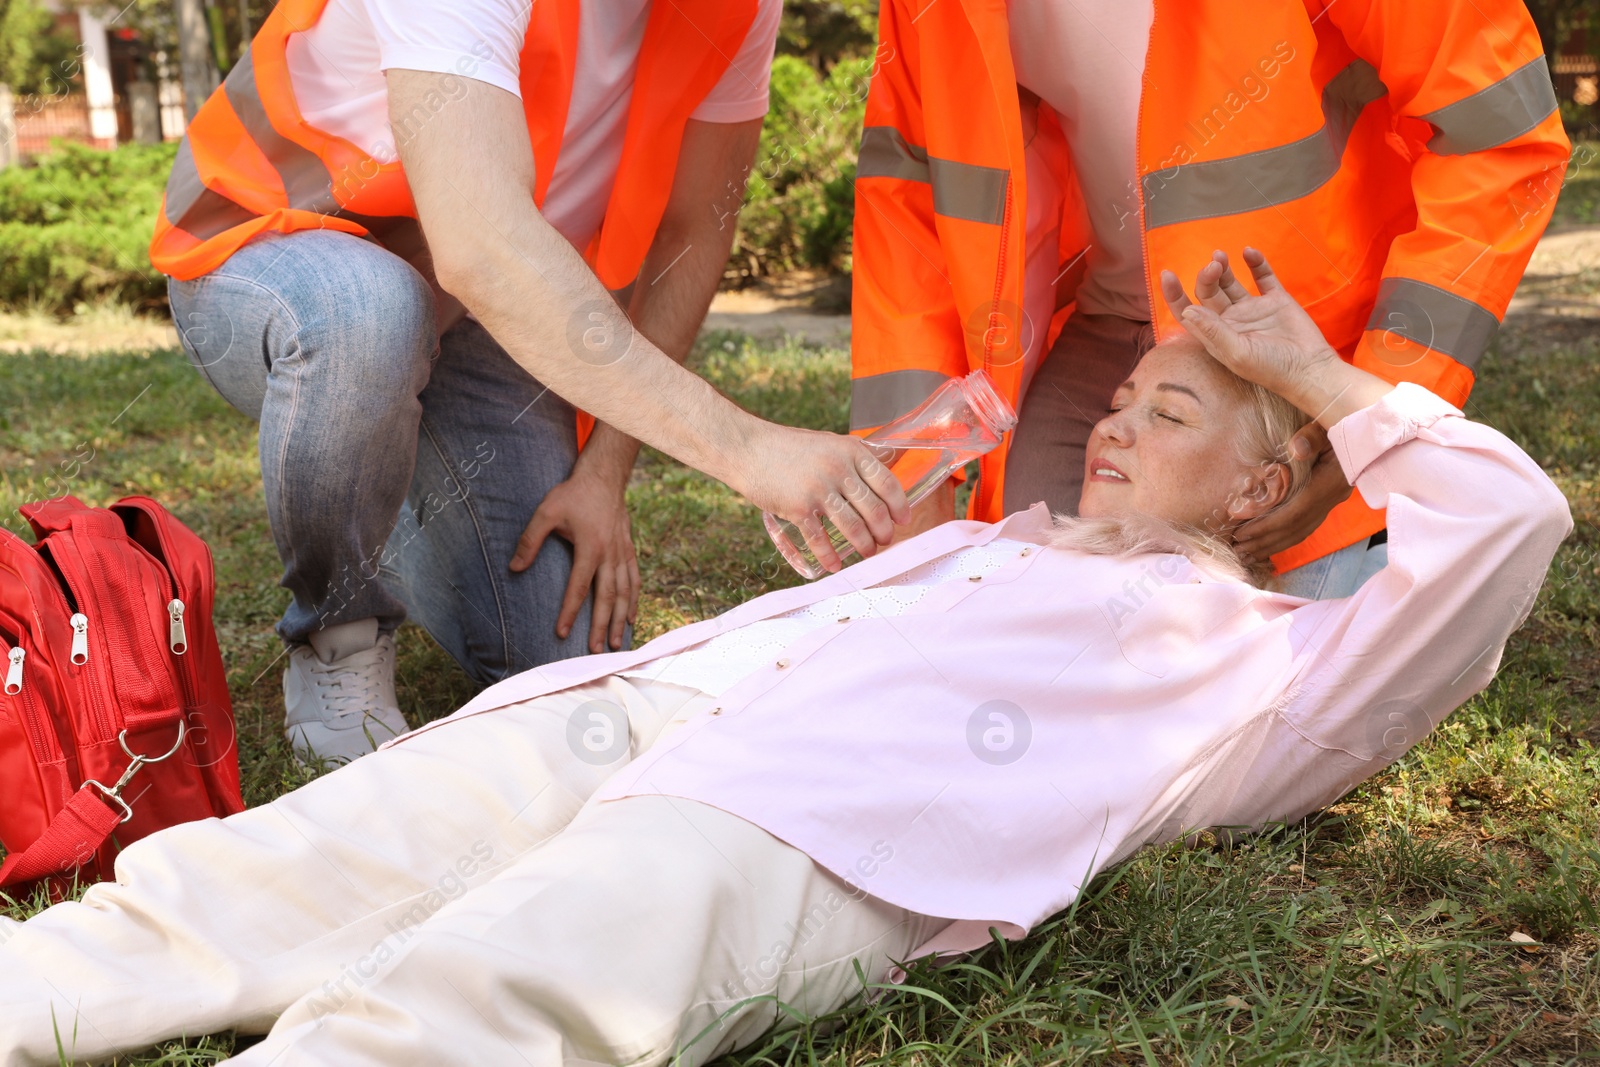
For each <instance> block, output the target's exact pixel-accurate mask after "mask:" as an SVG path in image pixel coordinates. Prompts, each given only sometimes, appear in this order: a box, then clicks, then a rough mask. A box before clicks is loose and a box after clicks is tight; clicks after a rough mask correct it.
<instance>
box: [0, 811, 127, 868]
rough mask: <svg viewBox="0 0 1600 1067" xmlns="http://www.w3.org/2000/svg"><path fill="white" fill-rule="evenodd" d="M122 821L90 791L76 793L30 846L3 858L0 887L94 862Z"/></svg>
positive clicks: (120, 817) (118, 815) (121, 817)
mask: <svg viewBox="0 0 1600 1067" xmlns="http://www.w3.org/2000/svg"><path fill="white" fill-rule="evenodd" d="M122 821H123V814H122V813H121V812H119V811H113V810H112V809H111V808H109V807H107V806H106V804H105V803H104V802H103V801H101V800H100V799H99V798H98V797H96V796H95V795H94V794H93V793H92V792H90V790H88V789H87V788H84V789H80V790H78V791H77V792H76V793H74V794H72V799H71V800H69V801H67V803H66V805H65V806H64V807H63V808H62V809H61V810H60V811H58V812H56V814H55V817H54V818H53V819H51V820H50V824H49V825H48V826H46V827H45V828H44V833H42V834H40V835H39V837H38V839H37V840H35V841H34V842H33V844H31V845H29V846H28V847H27V848H25V849H23V850H22V851H21V852H13V853H11V854H10V855H9V856H7V857H6V861H5V863H4V864H3V865H0V887H3V886H13V885H22V884H23V883H25V882H34V881H37V880H39V879H41V878H52V877H61V876H65V875H70V874H72V873H73V872H74V871H76V870H77V869H78V868H79V867H82V866H83V865H84V864H86V863H89V862H90V861H91V860H93V859H94V857H95V854H96V853H98V852H99V851H100V846H101V845H103V844H105V842H106V838H108V837H110V836H111V831H113V830H115V829H116V828H117V827H118V826H119V825H120V824H121V823H122Z"/></svg>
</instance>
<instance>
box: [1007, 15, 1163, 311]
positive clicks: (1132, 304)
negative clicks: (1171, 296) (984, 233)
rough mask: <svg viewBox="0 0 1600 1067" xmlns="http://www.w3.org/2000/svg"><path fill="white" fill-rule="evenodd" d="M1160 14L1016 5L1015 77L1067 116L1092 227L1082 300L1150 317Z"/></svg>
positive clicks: (1087, 306)
mask: <svg viewBox="0 0 1600 1067" xmlns="http://www.w3.org/2000/svg"><path fill="white" fill-rule="evenodd" d="M1154 13H1155V4H1154V3H1153V0H1136V2H1127V0H1071V2H1070V3H1062V2H1060V0H1010V7H1009V14H1010V24H1011V56H1012V61H1013V62H1014V63H1015V65H1016V71H1017V81H1018V82H1019V83H1020V84H1022V85H1025V86H1027V87H1028V88H1029V89H1031V90H1033V91H1034V92H1035V93H1037V94H1039V97H1040V99H1042V100H1043V101H1044V102H1045V103H1047V104H1049V105H1050V106H1051V107H1052V108H1053V109H1054V110H1055V112H1056V114H1057V115H1058V116H1060V118H1061V129H1062V132H1063V133H1065V134H1066V138H1067V147H1068V149H1069V150H1070V151H1071V153H1072V165H1073V169H1074V170H1075V171H1076V172H1077V177H1078V185H1079V187H1080V188H1081V189H1082V190H1083V199H1084V204H1085V206H1086V207H1087V208H1088V213H1089V225H1090V227H1091V228H1092V229H1093V231H1094V243H1093V245H1092V246H1091V248H1090V250H1089V254H1088V257H1087V259H1086V260H1085V263H1084V269H1085V271H1086V274H1085V277H1084V280H1083V284H1082V286H1080V287H1079V289H1078V307H1079V309H1080V310H1082V311H1085V312H1087V313H1090V314H1111V315H1121V316H1123V317H1124V318H1129V319H1136V320H1139V321H1149V318H1150V295H1149V289H1148V285H1147V282H1146V279H1145V265H1144V246H1143V242H1142V241H1141V238H1140V234H1139V194H1138V184H1137V183H1138V180H1139V175H1138V159H1137V151H1136V145H1137V139H1138V124H1139V94H1140V90H1141V88H1142V85H1143V78H1144V60H1145V51H1146V50H1147V49H1148V48H1149V45H1150V22H1151V19H1152V18H1153V17H1154ZM1031 178H1032V175H1031V173H1030V180H1031ZM1048 252H1049V254H1050V255H1051V256H1054V255H1055V252H1056V249H1055V248H1054V247H1051V248H1049V249H1048ZM1033 274H1034V272H1033V271H1032V270H1031V269H1030V271H1029V276H1030V280H1031V278H1032V276H1033Z"/></svg>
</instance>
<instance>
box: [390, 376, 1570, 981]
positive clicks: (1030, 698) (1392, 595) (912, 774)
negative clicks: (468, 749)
mask: <svg viewBox="0 0 1600 1067" xmlns="http://www.w3.org/2000/svg"><path fill="white" fill-rule="evenodd" d="M1329 437H1330V439H1331V440H1332V443H1333V448H1334V450H1335V452H1336V454H1337V456H1338V459H1339V462H1340V463H1341V464H1342V466H1343V468H1344V471H1345V474H1346V475H1347V476H1348V478H1349V479H1350V481H1351V482H1352V483H1354V484H1355V485H1356V486H1357V487H1358V488H1359V489H1360V490H1361V494H1362V495H1363V496H1364V497H1365V498H1366V499H1367V501H1368V502H1369V503H1371V504H1372V505H1373V506H1374V507H1379V508H1382V507H1387V508H1388V524H1389V563H1388V566H1387V567H1385V568H1384V569H1383V570H1382V571H1380V572H1379V573H1378V574H1377V575H1376V576H1374V577H1373V578H1372V579H1371V580H1370V581H1368V582H1367V583H1366V584H1365V585H1364V586H1362V587H1361V589H1360V590H1359V591H1357V592H1356V593H1355V595H1353V596H1350V597H1347V598H1344V599H1339V600H1325V601H1306V600H1302V599H1300V598H1297V597H1291V596H1286V595H1283V594H1280V593H1273V592H1267V591H1264V590H1260V589H1256V588H1253V587H1251V586H1249V585H1247V584H1244V583H1242V582H1239V581H1235V580H1228V579H1219V578H1217V577H1215V576H1213V575H1211V574H1208V573H1206V572H1204V571H1202V570H1201V569H1199V568H1197V567H1196V566H1195V565H1194V564H1192V563H1191V562H1190V561H1189V560H1188V559H1186V558H1184V557H1182V556H1174V555H1163V554H1145V555H1124V556H1099V555H1090V554H1085V553H1082V552H1078V551H1071V550H1064V549H1059V548H1048V547H1044V546H1045V544H1046V541H1047V539H1048V535H1049V533H1050V530H1051V520H1050V516H1049V514H1048V513H1047V512H1046V510H1045V507H1044V505H1042V504H1037V505H1035V506H1034V507H1033V508H1032V509H1030V510H1028V511H1025V512H1019V513H1017V514H1015V515H1012V516H1010V517H1008V518H1007V519H1005V520H1004V521H1002V522H999V523H994V524H985V523H978V522H950V523H946V524H945V525H943V526H940V527H937V528H935V529H933V530H930V531H928V532H927V533H924V534H922V535H921V536H919V537H915V538H912V539H910V540H907V541H905V542H903V543H901V544H898V545H896V546H894V547H892V548H889V549H887V550H884V551H882V552H880V553H879V554H877V555H875V556H873V557H872V558H871V559H867V560H863V561H862V562H859V563H857V564H855V565H854V566H852V567H849V568H847V569H845V570H843V571H840V572H839V573H837V574H833V575H829V576H827V577H825V578H823V579H821V580H819V581H817V582H814V583H812V584H810V585H806V586H800V587H797V588H792V589H783V590H778V591H776V592H772V593H768V594H766V595H764V596H761V597H758V598H756V599H754V600H751V601H749V602H747V603H745V604H742V605H740V606H738V607H736V608H734V609H732V610H731V611H728V612H725V613H724V614H722V615H719V616H717V617H716V618H712V619H707V620H705V621H703V622H698V623H694V624H692V625H689V626H685V627H682V628H680V629H677V630H674V631H672V632H670V633H667V634H664V635H662V636H661V637H659V638H657V639H656V640H654V641H651V642H650V643H648V644H646V645H644V646H643V647H641V648H638V649H635V650H632V651H627V652H615V653H609V654H604V655H597V656H585V657H580V658H576V659H570V660H564V661H562V662H559V663H553V664H549V665H547V666H544V667H541V668H538V669H535V670H531V671H527V672H525V673H522V674H519V675H516V676H515V677H512V678H508V679H506V680H505V681H502V682H500V683H499V684H497V685H494V686H492V687H490V688H489V689H487V690H485V691H484V692H483V693H481V694H479V695H478V696H477V698H475V699H474V700H472V701H471V702H470V703H469V704H467V705H466V706H465V707H464V708H462V709H461V710H460V711H458V712H457V713H456V714H455V715H453V716H451V717H450V718H447V719H441V720H439V721H438V722H435V723H432V724H430V725H429V726H426V727H424V728H423V729H434V728H437V727H439V726H441V725H443V724H444V723H448V722H452V721H456V720H459V719H461V718H464V717H467V716H472V715H478V714H483V713H485V712H490V711H492V710H493V709H495V708H498V707H503V706H505V705H507V704H511V703H515V702H518V701H522V700H526V699H528V698H530V697H535V696H539V695H542V694H545V693H550V692H554V691H556V690H559V689H563V688H566V687H569V686H573V685H577V684H580V683H583V682H587V681H591V680H593V679H595V678H598V677H601V676H604V675H606V674H610V673H612V672H615V671H619V670H623V669H628V668H635V667H638V666H639V665H641V664H643V663H646V662H647V661H648V660H651V659H653V658H655V657H658V656H662V655H665V654H668V653H672V652H676V651H678V650H680V649H683V648H686V647H688V646H690V645H692V644H695V643H697V642H699V641H702V640H705V639H706V638H708V637H710V636H711V635H713V634H715V633H718V632H720V631H723V630H726V629H729V628H730V627H735V626H739V625H741V624H743V623H746V622H749V621H751V620H754V619H759V618H764V617H768V616H771V615H775V614H778V613H780V612H784V611H788V610H790V609H792V608H796V607H799V606H802V605H804V604H808V603H812V602H814V601H816V600H819V599H821V598H823V597H827V596H831V595H833V594H835V593H841V592H845V591H847V590H850V589H853V588H864V587H867V586H871V585H873V584H875V583H877V582H880V581H883V580H884V579H887V578H890V577H893V576H895V575H897V574H901V573H903V572H905V571H906V570H909V569H910V568H912V567H915V566H917V565H919V564H921V563H924V562H927V561H928V560H931V559H935V558H937V557H939V556H941V555H943V554H945V553H947V552H951V551H953V550H955V549H958V548H961V547H963V546H967V545H979V544H983V543H985V542H986V541H988V540H989V539H991V538H993V537H996V536H998V535H1002V534H1003V535H1004V536H1005V537H1008V538H1014V539H1016V540H1019V541H1023V542H1030V543H1032V544H1033V545H1037V546H1039V547H1037V548H1034V549H1023V550H1020V551H1018V552H1017V554H1016V555H1015V557H1014V558H1012V559H1011V560H1010V561H1009V562H1007V563H1006V564H1005V565H1004V566H1002V567H1001V568H1000V569H999V570H998V571H996V572H994V573H992V574H990V575H988V576H987V577H984V578H983V579H982V580H980V581H959V582H953V583H946V584H945V585H944V586H941V587H940V588H939V589H938V590H937V591H936V592H935V593H934V594H933V595H930V596H929V597H927V598H926V599H925V600H923V601H922V602H921V603H919V604H918V605H916V606H915V608H913V609H912V611H911V612H910V613H909V614H906V615H901V616H897V617H893V618H861V619H854V620H850V621H848V622H841V623H840V624H838V625H834V626H829V627H825V628H823V629H821V630H817V631H813V632H812V633H809V634H807V635H806V636H805V637H803V638H801V639H799V640H797V641H796V642H795V643H794V644H793V645H791V646H790V647H789V648H788V649H787V650H786V651H785V652H784V653H783V655H782V656H781V657H780V658H778V659H775V660H774V661H773V662H772V663H770V664H769V665H767V666H766V667H764V668H762V669H761V670H758V671H756V672H755V673H753V674H751V675H750V676H748V677H746V678H745V679H744V680H743V681H742V682H740V683H738V684H737V685H735V686H734V687H733V688H731V689H729V690H728V691H727V692H726V693H724V694H723V697H722V698H721V700H720V704H719V706H718V708H717V709H716V710H715V711H714V712H713V711H707V712H706V713H704V714H701V715H699V716H697V717H696V718H694V719H692V720H691V721H690V722H688V723H686V724H685V725H683V726H681V727H680V728H678V729H676V730H675V731H673V732H671V733H669V734H667V735H665V736H663V738H662V739H661V740H660V741H659V742H657V743H656V744H655V745H654V746H653V747H652V748H650V749H649V750H648V751H646V752H645V753H643V754H642V755H641V756H639V757H638V758H637V759H636V760H634V761H633V762H632V763H630V764H628V765H626V766H625V767H623V768H622V769H621V770H619V771H618V772H617V774H616V775H615V776H614V777H613V778H612V779H611V780H610V781H608V782H607V783H606V784H605V785H604V786H602V787H601V789H600V791H599V792H598V793H597V794H596V796H595V797H594V798H593V799H592V800H591V801H590V803H602V802H605V801H606V800H612V799H616V798H620V797H624V796H629V795H635V794H650V793H663V794H668V795H672V796H678V797H686V798H691V799H694V800H697V801H701V802H704V803H707V804H712V805H715V806H717V807H719V808H723V809H725V810H727V811H730V812H732V813H734V814H736V815H739V816H741V817H743V818H745V819H748V820H749V821H751V822H753V823H755V824H757V825H759V826H761V827H762V828H764V829H766V830H767V831H769V832H770V833H772V834H773V835H775V836H777V837H779V838H781V839H783V840H784V841H787V842H789V843H790V844H792V845H794V846H795V847H797V848H799V849H801V850H803V851H804V852H806V853H807V854H808V855H810V856H811V857H812V858H813V859H815V860H816V861H817V862H818V863H820V864H822V865H823V866H825V867H827V868H829V869H830V870H832V871H833V872H835V873H836V874H838V875H839V876H840V877H842V878H844V879H846V880H847V881H849V882H851V883H852V884H854V885H856V886H859V887H861V888H862V889H864V890H865V891H867V892H870V893H871V894H873V895H875V896H878V897H880V898H882V899H884V900H887V901H890V902H891V903H893V904H897V905H899V906H901V907H905V908H909V909H911V910H913V911H917V912H921V913H924V914H928V915H937V916H945V917H949V918H951V919H954V920H957V921H956V922H955V923H954V924H953V925H952V926H951V927H949V928H948V929H946V930H945V931H944V932H943V933H941V934H940V935H938V936H937V937H936V938H935V939H934V941H933V942H930V943H929V944H928V945H925V946H923V949H922V951H924V952H926V951H952V950H958V949H966V948H973V947H976V946H978V945H981V944H983V943H984V942H986V941H987V940H988V939H989V934H988V929H989V927H991V926H993V927H995V928H997V929H998V931H999V932H1000V933H1001V934H1002V935H1004V936H1007V937H1016V936H1021V935H1022V934H1023V933H1024V932H1026V931H1027V930H1028V929H1029V928H1030V927H1032V926H1034V925H1035V924H1037V923H1039V922H1040V921H1042V920H1043V919H1045V918H1047V917H1049V916H1050V915H1052V914H1053V913H1055V912H1057V911H1059V910H1061V909H1062V908H1064V907H1066V906H1067V905H1068V904H1070V903H1071V902H1072V900H1073V898H1074V897H1075V896H1076V894H1077V893H1078V891H1079V889H1080V888H1081V887H1082V886H1084V885H1085V884H1086V883H1087V882H1088V881H1089V879H1090V878H1091V877H1093V876H1094V874H1095V873H1096V872H1097V871H1100V870H1102V869H1104V868H1105V867H1107V866H1108V865H1110V864H1114V863H1116V862H1118V861H1119V860H1122V859H1125V858H1126V857H1128V856H1129V855H1131V854H1132V853H1133V852H1134V851H1136V850H1137V849H1138V848H1139V847H1140V846H1142V845H1144V844H1149V843H1153V842H1161V841H1169V840H1173V839H1175V838H1177V837H1180V836H1182V835H1183V834H1185V833H1186V832H1188V831H1191V830H1194V829H1197V828H1203V827H1211V826H1261V825H1263V824H1266V823H1270V822H1275V821H1278V820H1292V819H1297V818H1299V817H1301V816H1304V815H1305V814H1307V813H1309V812H1312V811H1315V810H1317V809H1319V808H1321V807H1324V806H1326V805H1328V804H1330V803H1332V802H1333V801H1335V800H1337V799H1338V798H1339V797H1340V796H1341V795H1343V794H1344V793H1345V792H1346V791H1348V790H1349V789H1350V788H1351V787H1352V786H1354V785H1355V784H1356V783H1358V782H1360V781H1361V780H1362V779H1364V778H1366V777H1368V776H1369V775H1371V774H1373V773H1374V772H1376V771H1378V770H1380V769H1381V768H1383V767H1385V766H1387V765H1388V764H1389V763H1391V762H1393V761H1394V760H1395V759H1396V758H1398V757H1399V756H1400V755H1401V754H1402V753H1404V752H1405V751H1406V749H1408V748H1409V747H1410V746H1411V745H1413V744H1415V743H1416V742H1417V741H1418V740H1419V739H1420V738H1421V737H1422V736H1423V734H1425V733H1426V732H1427V731H1428V730H1430V729H1432V728H1433V727H1434V726H1435V725H1437V724H1438V723H1439V722H1440V721H1441V720H1442V719H1443V718H1444V717H1445V716H1446V715H1448V714H1449V713H1450V712H1451V711H1452V710H1454V709H1455V708H1457V707H1459V706H1460V705H1461V704H1462V703H1463V702H1464V701H1466V700H1467V699H1468V698H1469V697H1471V696H1472V695H1473V694H1474V693H1477V692H1478V691H1479V690H1481V689H1483V688H1484V686H1485V685H1487V684H1488V682H1489V681H1490V679H1491V678H1492V677H1493V676H1494V672H1495V669H1496V667H1497V665H1498V664H1499V662H1500V655H1501V652H1502V650H1503V648H1504V646H1505V642H1506V639H1507V637H1509V636H1510V634H1511V633H1512V632H1513V631H1514V630H1515V629H1516V628H1517V627H1518V626H1519V625H1520V624H1521V623H1522V621H1523V619H1524V618H1525V617H1526V616H1527V614H1528V612H1529V610H1530V609H1531V607H1532V605H1533V601H1534V598H1535V596H1536V595H1537V593H1538V591H1539V587H1540V584H1541V582H1542V581H1543V579H1544V576H1545V572H1546V570H1547V568H1548V567H1549V564H1550V561H1551V559H1552V557H1553V555H1554V553H1555V551H1556V548H1557V546H1558V545H1559V543H1560V542H1561V541H1562V539H1563V538H1565V537H1566V536H1567V534H1568V533H1569V532H1570V531H1571V529H1572V520H1571V516H1570V514H1569V512H1568V508H1567V502H1566V500H1565V498H1564V497H1563V496H1562V494H1561V492H1560V491H1559V490H1558V489H1557V488H1556V486H1555V485H1554V484H1553V483H1552V482H1551V481H1550V479H1549V478H1548V477H1546V476H1545V474H1544V472H1543V471H1541V470H1540V469H1539V467H1538V465H1537V464H1535V463H1534V462H1533V461H1532V460H1531V459H1529V458H1528V456H1527V455H1525V454H1524V453H1523V452H1522V450H1521V449H1519V448H1518V447H1517V446H1516V445H1515V444H1513V443H1512V442H1511V441H1509V440H1508V439H1507V438H1506V437H1504V436H1503V435H1502V434H1500V433H1499V432H1498V431H1496V430H1493V429H1491V428H1489V427H1488V426H1484V425H1482V424H1479V423H1475V422H1471V421H1469V420H1467V419H1466V418H1464V417H1463V416H1462V414H1461V412H1459V411H1458V410H1456V409H1455V408H1454V407H1451V406H1450V405H1449V404H1447V403H1446V402H1445V401H1443V400H1441V399H1439V398H1438V397H1436V396H1434V395H1433V394H1432V393H1430V392H1428V391H1427V390H1425V389H1422V388H1421V387H1419V386H1416V385H1401V386H1399V387H1397V388H1396V389H1394V390H1393V391H1392V392H1390V393H1388V394H1387V395H1386V396H1385V397H1384V398H1383V399H1382V400H1380V401H1378V402H1377V403H1375V404H1373V405H1371V406H1370V407H1368V408H1366V409H1365V410H1362V411H1359V412H1356V413H1355V414H1352V415H1350V416H1348V417H1347V418H1345V419H1344V420H1342V421H1341V422H1339V423H1338V424H1337V425H1336V426H1334V428H1333V429H1332V431H1331V432H1330V433H1329ZM391 743H404V739H403V738H402V739H399V740H397V741H395V742H391Z"/></svg>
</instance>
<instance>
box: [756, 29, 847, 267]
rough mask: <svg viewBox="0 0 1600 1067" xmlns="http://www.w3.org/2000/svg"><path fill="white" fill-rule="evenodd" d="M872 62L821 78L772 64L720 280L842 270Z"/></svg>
mask: <svg viewBox="0 0 1600 1067" xmlns="http://www.w3.org/2000/svg"><path fill="white" fill-rule="evenodd" d="M871 73H872V57H871V56H862V57H859V58H854V59H846V60H843V61H841V62H839V63H836V64H835V65H834V67H833V69H832V70H831V71H829V72H828V74H827V76H826V77H824V76H822V75H821V74H819V73H817V70H816V68H814V67H813V66H811V64H809V63H807V62H805V61H804V60H802V59H799V58H797V57H795V56H782V55H780V56H778V57H777V58H776V59H774V60H773V63H772V106H771V110H770V112H769V113H768V115H767V121H766V124H765V126H764V127H763V128H762V131H761V147H760V150H759V151H758V152H757V154H756V163H755V167H754V168H753V170H752V172H751V175H750V181H749V183H748V185H747V187H746V190H745V206H744V209H743V211H742V212H741V214H740V220H739V235H738V237H737V238H736V239H735V241H734V246H733V255H732V256H731V258H730V260H729V266H728V276H729V277H730V279H733V278H748V277H751V276H754V275H759V274H771V273H775V272H777V271H781V270H792V269H794V268H796V267H823V268H838V269H845V270H848V269H849V256H850V226H851V222H852V221H853V219H854V216H855V170H856V166H855V159H856V149H857V147H858V145H859V143H860V140H861V116H862V112H863V111H864V110H865V107H866V99H867V83H868V79H869V78H870V76H871Z"/></svg>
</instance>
